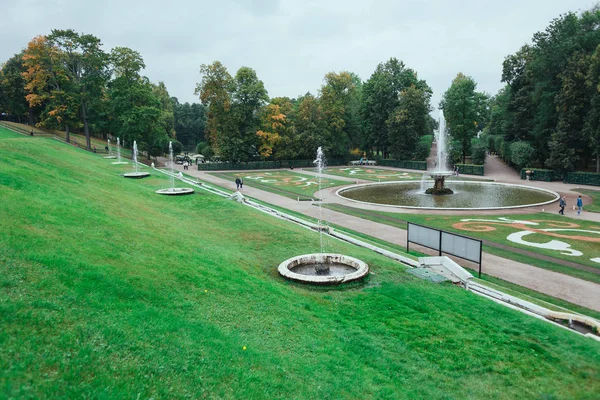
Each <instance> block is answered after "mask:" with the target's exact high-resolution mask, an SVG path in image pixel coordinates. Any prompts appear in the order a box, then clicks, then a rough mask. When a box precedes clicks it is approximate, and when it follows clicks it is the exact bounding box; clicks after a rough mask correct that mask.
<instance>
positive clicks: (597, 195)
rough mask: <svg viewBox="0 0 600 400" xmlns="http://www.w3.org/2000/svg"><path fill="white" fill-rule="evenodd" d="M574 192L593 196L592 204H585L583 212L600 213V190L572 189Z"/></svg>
mask: <svg viewBox="0 0 600 400" xmlns="http://www.w3.org/2000/svg"><path fill="white" fill-rule="evenodd" d="M571 191H573V192H577V193H581V194H585V195H588V196H590V197H591V198H592V204H584V205H583V212H586V211H587V212H596V213H600V190H592V189H571Z"/></svg>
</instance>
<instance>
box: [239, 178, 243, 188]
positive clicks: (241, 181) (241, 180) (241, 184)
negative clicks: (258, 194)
mask: <svg viewBox="0 0 600 400" xmlns="http://www.w3.org/2000/svg"><path fill="white" fill-rule="evenodd" d="M243 188H244V180H243V179H240V189H243Z"/></svg>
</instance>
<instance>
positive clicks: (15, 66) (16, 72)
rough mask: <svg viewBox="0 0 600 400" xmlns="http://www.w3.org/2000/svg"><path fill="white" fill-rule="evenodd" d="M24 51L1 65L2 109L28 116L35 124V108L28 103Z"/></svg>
mask: <svg viewBox="0 0 600 400" xmlns="http://www.w3.org/2000/svg"><path fill="white" fill-rule="evenodd" d="M23 72H25V66H24V64H23V52H21V53H19V54H15V55H14V56H12V57H11V58H10V59H8V61H6V62H5V63H4V64H3V65H2V66H1V67H0V102H1V103H2V104H0V109H2V110H3V111H5V112H6V113H8V114H10V115H13V116H15V117H17V118H18V120H19V122H21V118H23V117H24V116H28V118H29V124H30V125H33V108H30V107H29V104H28V103H27V99H26V96H27V92H26V91H25V80H24V79H23V76H22V74H23Z"/></svg>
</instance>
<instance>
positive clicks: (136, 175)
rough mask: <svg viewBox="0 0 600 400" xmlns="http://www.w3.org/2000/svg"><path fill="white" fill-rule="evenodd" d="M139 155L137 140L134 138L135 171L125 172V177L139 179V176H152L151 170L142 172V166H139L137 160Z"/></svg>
mask: <svg viewBox="0 0 600 400" xmlns="http://www.w3.org/2000/svg"><path fill="white" fill-rule="evenodd" d="M117 143H118V142H117ZM137 155H138V148H137V142H136V141H135V140H134V141H133V169H134V172H129V173H127V174H123V176H124V177H125V178H134V179H139V178H145V177H147V176H150V173H149V172H141V171H140V166H139V163H138V160H137Z"/></svg>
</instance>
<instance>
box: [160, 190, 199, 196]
mask: <svg viewBox="0 0 600 400" xmlns="http://www.w3.org/2000/svg"><path fill="white" fill-rule="evenodd" d="M156 193H158V194H165V195H167V196H181V195H184V194H192V193H194V189H192V188H169V189H160V190H157V191H156Z"/></svg>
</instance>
